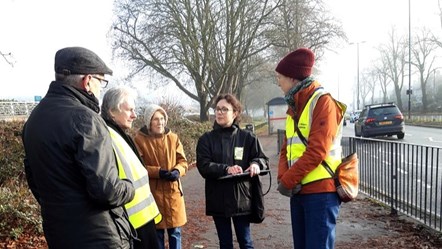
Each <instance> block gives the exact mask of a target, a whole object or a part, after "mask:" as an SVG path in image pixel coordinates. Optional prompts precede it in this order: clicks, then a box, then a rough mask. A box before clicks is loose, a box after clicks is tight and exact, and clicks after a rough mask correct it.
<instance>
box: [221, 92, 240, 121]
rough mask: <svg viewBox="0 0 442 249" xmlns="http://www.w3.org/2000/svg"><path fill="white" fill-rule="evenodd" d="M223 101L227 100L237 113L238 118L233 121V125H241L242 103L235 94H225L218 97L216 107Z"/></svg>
mask: <svg viewBox="0 0 442 249" xmlns="http://www.w3.org/2000/svg"><path fill="white" fill-rule="evenodd" d="M223 99H225V100H226V101H227V103H229V104H231V105H232V108H233V111H235V112H237V115H236V118H235V120H233V123H235V124H239V122H241V113H242V105H241V102H239V100H238V99H237V98H236V97H235V96H234V95H233V94H230V93H223V94H220V95H218V97H216V100H215V105H216V104H218V102H220V101H221V100H223Z"/></svg>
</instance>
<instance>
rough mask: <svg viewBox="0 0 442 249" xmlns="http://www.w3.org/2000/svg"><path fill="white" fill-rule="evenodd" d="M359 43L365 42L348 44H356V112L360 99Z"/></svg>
mask: <svg viewBox="0 0 442 249" xmlns="http://www.w3.org/2000/svg"><path fill="white" fill-rule="evenodd" d="M361 43H365V41H359V42H350V45H352V44H356V53H357V54H356V55H357V57H356V59H357V79H358V81H357V85H356V107H357V110H359V100H360V98H359V44H361Z"/></svg>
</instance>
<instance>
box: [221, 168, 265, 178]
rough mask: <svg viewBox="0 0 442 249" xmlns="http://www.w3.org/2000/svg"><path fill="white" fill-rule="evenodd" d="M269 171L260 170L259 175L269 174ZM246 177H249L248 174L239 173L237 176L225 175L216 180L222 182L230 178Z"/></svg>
mask: <svg viewBox="0 0 442 249" xmlns="http://www.w3.org/2000/svg"><path fill="white" fill-rule="evenodd" d="M269 172H270V170H269V169H266V170H261V172H259V175H265V174H266V173H269ZM246 176H250V172H249V171H247V172H243V173H239V174H235V175H225V176H221V177H220V178H218V180H224V179H232V178H238V177H246Z"/></svg>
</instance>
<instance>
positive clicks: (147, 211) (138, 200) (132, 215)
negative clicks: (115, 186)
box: [108, 126, 162, 229]
mask: <svg viewBox="0 0 442 249" xmlns="http://www.w3.org/2000/svg"><path fill="white" fill-rule="evenodd" d="M108 129H109V132H110V135H111V138H112V147H113V149H114V151H115V155H116V157H117V164H118V171H119V172H118V174H119V177H120V178H121V179H129V180H130V181H131V182H132V184H133V186H134V188H135V196H134V199H133V200H132V201H130V202H129V203H127V204H126V205H124V207H125V208H126V210H127V214H128V215H129V221H130V223H131V224H132V226H133V227H134V228H135V229H137V228H139V227H141V226H142V225H144V224H146V223H147V222H149V221H151V220H152V219H155V224H158V223H159V222H160V221H161V219H162V216H161V214H160V211H159V209H158V206H157V204H156V202H155V199H154V197H153V195H152V193H151V191H150V186H149V176H148V175H147V170H146V168H144V166H143V164H142V163H141V162H140V160H139V159H138V157H137V155H136V154H135V153H134V151H133V150H132V148H131V147H130V146H129V145H128V144H127V143H126V141H125V140H124V139H123V138H122V137H121V136H120V134H118V132H116V131H115V130H114V129H112V128H111V127H109V126H108Z"/></svg>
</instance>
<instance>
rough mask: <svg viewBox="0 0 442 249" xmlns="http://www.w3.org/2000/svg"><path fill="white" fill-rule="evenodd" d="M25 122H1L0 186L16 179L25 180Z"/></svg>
mask: <svg viewBox="0 0 442 249" xmlns="http://www.w3.org/2000/svg"><path fill="white" fill-rule="evenodd" d="M23 124H24V122H23V121H12V122H6V121H0V186H2V185H3V184H5V182H7V181H10V180H12V181H14V179H16V178H20V179H24V170H23V169H24V168H23V158H24V155H25V153H24V150H23V143H22V140H21V133H22V128H23Z"/></svg>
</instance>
